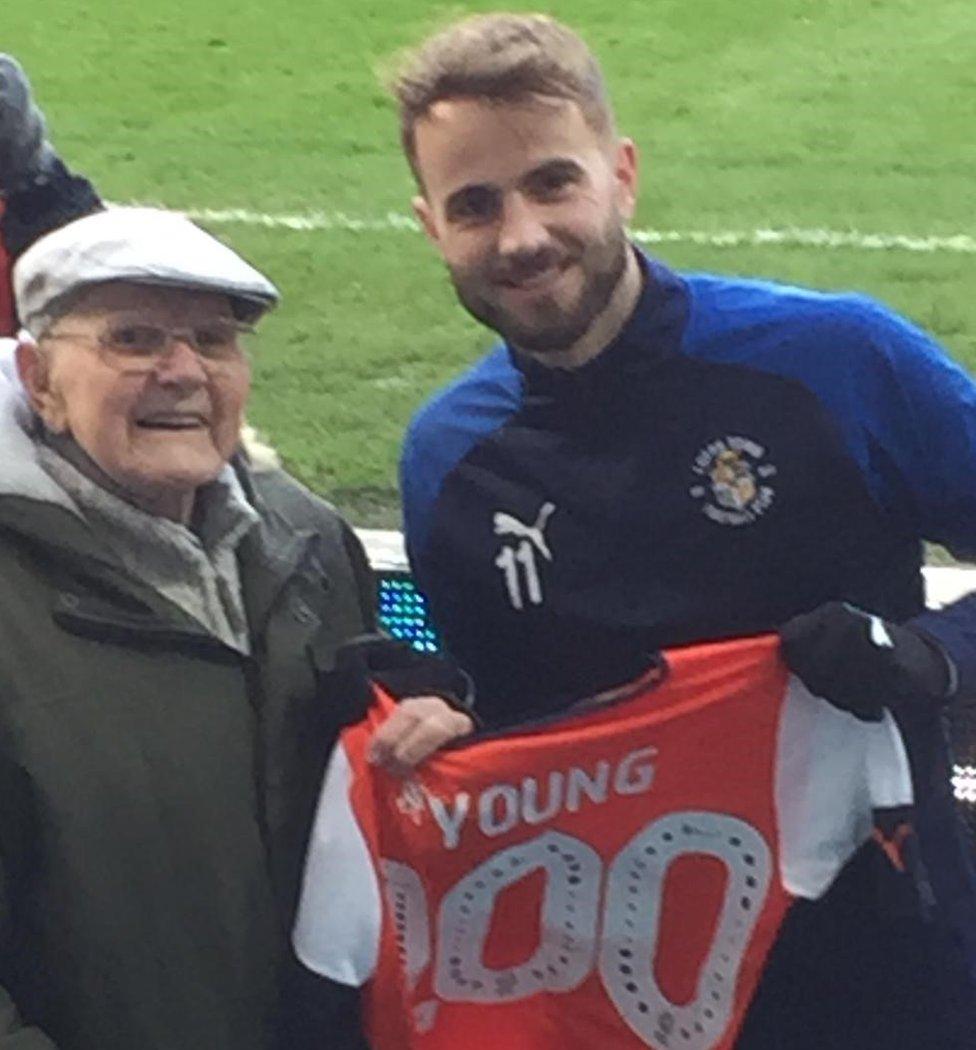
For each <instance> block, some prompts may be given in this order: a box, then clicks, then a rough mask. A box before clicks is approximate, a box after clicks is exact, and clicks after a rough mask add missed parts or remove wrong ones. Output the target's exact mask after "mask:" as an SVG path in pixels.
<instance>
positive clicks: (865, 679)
mask: <svg viewBox="0 0 976 1050" xmlns="http://www.w3.org/2000/svg"><path fill="white" fill-rule="evenodd" d="M779 636H780V641H781V643H782V647H783V656H784V658H785V660H786V663H787V665H788V666H789V668H790V670H791V671H793V673H794V674H795V675H796V676H797V677H798V678H799V679H800V681H801V682H803V684H804V685H805V686H806V687H807V689H809V690H810V692H811V693H813V694H814V695H815V696H819V697H822V698H823V699H824V700H827V701H829V702H830V703H832V704H833V705H834V706H835V707H839V708H840V709H841V710H842V711H850V713H851V714H853V715H856V716H857V717H858V718H860V719H863V720H864V721H868V722H875V721H877V720H878V719H880V718H881V715H882V711H883V709H884V708H886V707H897V706H898V705H903V706H904V707H906V708H908V707H910V706H912V705H914V706H915V707H916V708H917V707H918V706H920V705H926V704H928V705H936V704H939V703H941V702H942V701H944V700H945V699H946V698H947V696H948V694H949V692H950V686H951V684H952V680H953V677H954V666H953V664H952V661H951V660H950V659H949V657H948V655H947V654H946V653H945V652H944V651H943V650H942V648H941V647H940V646H939V645H938V644H937V643H936V642H934V641H932V640H931V639H929V638H927V637H926V636H925V635H923V634H921V633H920V632H918V631H916V630H914V629H913V628H911V627H904V626H900V625H899V624H894V623H890V622H889V621H887V620H882V619H881V617H880V616H874V615H872V614H871V613H867V612H864V610H863V609H857V608H855V607H854V606H853V605H847V604H846V603H845V602H828V603H827V604H826V605H821V606H820V607H819V608H817V609H814V610H813V612H809V613H803V614H802V615H800V616H794V617H793V619H792V620H790V621H789V622H788V623H786V624H785V625H784V626H783V628H782V629H781V630H780V632H779Z"/></svg>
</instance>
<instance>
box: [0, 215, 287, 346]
mask: <svg viewBox="0 0 976 1050" xmlns="http://www.w3.org/2000/svg"><path fill="white" fill-rule="evenodd" d="M105 281H130V282H132V283H133V284H150V285H156V286H159V287H164V288H187V289H190V290H193V291H205V292H217V293H219V294H223V295H226V296H229V297H230V299H231V300H232V301H233V303H234V308H235V312H236V313H237V314H238V316H239V317H240V318H241V319H242V320H248V321H253V320H256V319H257V318H258V317H260V316H261V314H262V313H264V311H265V310H268V309H270V308H271V307H272V306H274V304H275V303H276V302H277V301H278V299H279V298H280V296H279V294H278V289H277V288H275V286H274V285H273V284H272V283H271V282H270V281H269V280H268V279H267V277H265V276H264V275H263V274H262V273H259V272H258V271H257V270H256V269H254V267H253V266H251V265H250V263H248V262H246V261H245V260H244V259H242V258H241V256H239V255H238V254H237V252H235V251H233V250H232V249H231V248H228V247H227V245H226V244H223V243H222V242H221V241H219V240H217V238H216V237H214V236H212V235H211V234H209V233H207V232H206V230H202V229H201V228H200V227H199V226H197V225H196V224H195V223H192V222H191V221H190V220H189V219H187V218H186V216H184V215H180V214H179V213H177V212H170V211H164V210H162V209H160V208H122V207H119V208H108V209H106V210H105V211H100V212H96V213H95V214H93V215H86V216H85V217H84V218H81V219H76V220H75V221H74V222H70V223H68V224H67V225H66V226H62V227H60V229H57V230H54V231H53V232H51V233H48V234H46V235H45V236H44V237H41V238H40V240H38V241H36V242H35V243H34V244H32V245H31V246H30V247H29V248H28V249H27V250H26V251H25V252H24V253H23V255H21V256H20V258H19V259H18V260H17V262H16V263H15V264H14V270H13V283H14V298H15V300H16V304H17V313H18V315H19V317H20V321H21V323H22V324H23V325H24V327H25V328H26V329H27V330H28V331H29V332H31V333H32V334H34V335H38V334H40V333H39V332H37V331H35V326H36V324H37V323H38V322H42V321H43V319H44V318H45V317H47V316H49V315H50V314H51V313H52V312H54V311H56V310H57V309H58V304H59V303H60V302H62V301H64V300H65V299H66V298H67V297H68V296H70V295H72V294H73V293H74V292H77V291H79V290H80V289H82V288H84V287H86V286H88V285H93V284H101V283H103V282H105Z"/></svg>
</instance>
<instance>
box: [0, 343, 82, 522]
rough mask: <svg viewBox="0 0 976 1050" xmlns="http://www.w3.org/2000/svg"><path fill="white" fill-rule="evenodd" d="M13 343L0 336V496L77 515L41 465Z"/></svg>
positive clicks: (68, 500) (71, 504) (61, 490)
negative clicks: (18, 374)
mask: <svg viewBox="0 0 976 1050" xmlns="http://www.w3.org/2000/svg"><path fill="white" fill-rule="evenodd" d="M16 346H17V343H16V341H15V340H13V339H0V498H2V497H4V496H23V497H26V498H28V499H35V500H38V501H40V502H42V503H54V504H57V505H58V506H61V507H64V508H66V509H67V510H70V511H71V512H72V513H74V514H79V511H78V508H77V507H76V506H75V504H74V502H73V501H72V499H71V498H70V497H69V496H68V494H67V493H66V492H65V491H64V490H63V489H62V488H61V486H60V485H58V484H56V483H55V481H54V479H53V478H51V477H50V476H49V475H48V474H47V472H46V471H45V470H44V469H43V468H42V467H41V464H40V461H39V459H38V455H37V446H36V444H35V442H34V438H33V437H32V434H31V431H32V429H33V427H34V415H33V412H32V411H31V408H30V405H28V403H27V396H26V394H25V393H24V388H23V387H22V386H21V384H20V379H18V377H17V368H16V365H15V363H14V350H15V348H16ZM79 516H80V514H79Z"/></svg>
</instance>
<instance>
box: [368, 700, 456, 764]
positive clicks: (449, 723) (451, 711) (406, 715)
mask: <svg viewBox="0 0 976 1050" xmlns="http://www.w3.org/2000/svg"><path fill="white" fill-rule="evenodd" d="M473 729H474V721H473V720H472V718H471V716H470V715H466V714H465V713H464V712H463V711H458V710H456V709H455V708H453V707H451V705H450V704H448V703H447V702H446V701H445V700H443V699H442V698H441V697H439V696H411V697H408V698H407V699H406V700H401V701H400V703H399V704H397V706H396V708H395V710H394V711H393V713H392V714H391V715H390V717H389V718H388V719H387V720H386V721H385V722H384V723H383V724H382V725H381V726H380V727H379V729H377V730H376V732H375V733H374V734H373V739H372V740H371V741H370V744H369V751H368V753H367V758H368V759H369V761H370V762H371V763H372V764H373V765H377V766H380V767H382V768H383V769H385V770H387V771H388V772H390V773H393V774H394V775H396V776H407V775H408V774H409V773H410V772H411V771H412V770H413V769H414V767H415V766H417V765H419V764H420V763H421V762H423V761H424V759H426V758H429V757H430V756H431V755H432V754H433V753H434V752H435V751H437V750H438V748H441V747H443V746H444V745H445V744H449V743H450V742H451V741H452V740H457V739H458V738H459V737H462V736H467V735H468V734H469V733H470V732H472V730H473Z"/></svg>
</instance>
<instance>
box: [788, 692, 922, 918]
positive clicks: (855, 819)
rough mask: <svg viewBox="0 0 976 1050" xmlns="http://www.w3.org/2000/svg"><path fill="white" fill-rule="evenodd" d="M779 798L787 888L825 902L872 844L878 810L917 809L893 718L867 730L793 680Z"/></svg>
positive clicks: (868, 725)
mask: <svg viewBox="0 0 976 1050" xmlns="http://www.w3.org/2000/svg"><path fill="white" fill-rule="evenodd" d="M775 791H776V814H777V820H778V823H779V839H780V842H779V845H780V866H781V877H782V882H783V885H784V887H785V888H786V889H787V891H788V892H790V893H792V894H794V895H795V896H798V897H807V898H811V899H813V898H816V897H820V896H821V895H822V894H823V893H825V892H826V890H827V889H828V887H829V886H830V884H831V883H832V882H833V881H834V879H835V878H836V877H837V875H838V874H839V873H840V871H841V869H842V868H843V867H844V865H845V864H846V863H847V861H848V860H850V858H851V857H852V856H853V854H854V853H855V852H856V851H857V850H858V849H859V848H860V846H861V845H862V844H863V843H864V842H865V841H866V840H867V839H868V838H870V836H871V832H872V829H873V827H874V819H873V810H874V809H875V808H879V807H889V806H901V805H910V804H911V802H912V781H911V770H910V768H909V765H908V755H907V753H906V751H905V745H904V742H903V741H902V738H901V733H900V732H899V730H898V727H897V725H896V724H895V720H894V718H893V717H892V716H891V714H890V713H889V712H888V711H886V712H885V714H884V717H883V719H882V720H881V721H880V722H862V721H861V720H860V719H857V718H855V717H854V716H853V715H851V714H848V713H847V712H846V711H840V710H839V709H837V708H836V707H834V706H833V705H832V704H829V703H827V701H826V700H822V699H820V698H819V697H815V696H813V695H812V694H811V693H809V692H808V691H807V690H806V689H805V688H804V686H803V685H802V684H801V683H800V682H799V681H798V680H797V679H796V678H793V677H791V678H790V683H789V688H788V690H787V695H786V697H785V699H784V701H783V711H782V715H781V718H780V725H779V738H778V747H777V763H776V787H775Z"/></svg>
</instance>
